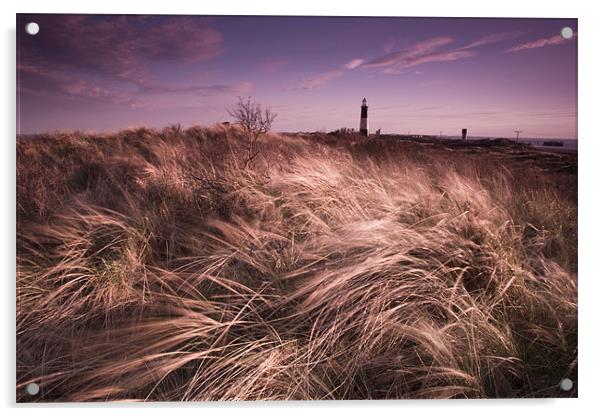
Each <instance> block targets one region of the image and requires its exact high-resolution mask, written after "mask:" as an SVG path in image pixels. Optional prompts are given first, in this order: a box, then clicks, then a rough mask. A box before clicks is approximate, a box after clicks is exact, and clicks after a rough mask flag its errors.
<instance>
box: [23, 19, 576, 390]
mask: <svg viewBox="0 0 602 416" xmlns="http://www.w3.org/2000/svg"><path fill="white" fill-rule="evenodd" d="M577 30H578V27H577V19H568V18H567V19H534V18H525V19H514V18H513V19H507V18H486V19H485V18H483V19H481V18H426V17H421V18H414V17H412V18H410V17H334V16H333V17H327V16H324V17H319V16H314V17H307V16H306V17H302V16H184V15H169V16H161V15H152V16H147V15H76V14H71V15H67V14H39V15H36V14H19V15H17V68H16V71H17V137H16V142H17V144H16V152H17V155H16V187H17V195H16V197H17V207H16V211H17V237H16V244H17V253H16V264H17V275H16V279H17V280H16V289H17V294H16V307H17V311H16V316H17V322H16V330H17V334H16V340H17V345H16V348H17V350H16V364H17V365H16V382H17V385H16V392H17V393H16V394H17V400H18V401H19V402H37V401H43V402H80V401H101V402H104V401H123V400H127V401H152V402H155V401H218V400H244V401H258V400H375V399H444V398H468V399H471V398H533V397H577V381H578V379H577V42H578V31H577Z"/></svg>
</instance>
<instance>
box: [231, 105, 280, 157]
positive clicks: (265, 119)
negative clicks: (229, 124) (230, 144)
mask: <svg viewBox="0 0 602 416" xmlns="http://www.w3.org/2000/svg"><path fill="white" fill-rule="evenodd" d="M228 114H230V116H232V117H233V118H234V120H235V122H236V124H238V125H239V126H240V127H241V128H242V130H243V133H244V135H245V138H246V140H247V149H246V156H245V168H248V167H249V164H250V163H251V162H253V159H255V158H256V157H257V155H258V154H259V147H258V143H257V142H258V140H259V138H260V137H261V135H263V134H266V133H268V132H269V131H270V129H271V128H272V123H273V122H274V120H275V119H276V113H274V112H272V110H271V109H270V108H266V109H263V110H262V108H261V105H259V104H258V103H256V102H253V101H252V100H251V97H247V99H246V100H245V99H243V98H242V97H238V103H237V104H236V105H235V106H234V108H232V109H229V110H228Z"/></svg>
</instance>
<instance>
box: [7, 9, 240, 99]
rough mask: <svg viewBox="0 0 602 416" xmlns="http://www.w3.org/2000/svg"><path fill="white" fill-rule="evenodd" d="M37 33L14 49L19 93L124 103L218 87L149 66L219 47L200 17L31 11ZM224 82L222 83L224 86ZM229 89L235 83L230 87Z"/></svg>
mask: <svg viewBox="0 0 602 416" xmlns="http://www.w3.org/2000/svg"><path fill="white" fill-rule="evenodd" d="M28 18H31V19H33V20H35V21H36V22H37V23H38V24H39V25H40V27H41V31H40V35H39V36H24V37H23V38H22V40H21V44H20V48H19V56H18V62H19V64H20V65H19V67H18V71H19V77H21V78H22V80H21V82H20V83H19V84H20V85H19V88H20V90H21V91H28V92H32V90H33V89H35V88H37V87H34V85H38V86H39V85H40V84H41V80H42V79H44V82H45V83H46V85H42V86H41V89H42V90H43V91H47V92H52V93H54V94H61V93H62V94H63V95H65V96H67V97H70V98H80V99H88V100H96V101H101V102H111V103H115V104H128V105H129V103H131V102H134V101H139V100H138V98H139V96H140V95H144V94H152V93H159V92H164V93H170V92H171V93H202V94H205V93H208V92H210V91H220V90H221V91H226V90H228V89H227V88H222V89H220V88H216V87H220V86H203V85H200V86H199V85H173V84H171V83H166V82H164V81H161V80H159V79H158V78H157V76H156V74H155V73H154V72H153V68H154V67H156V65H157V64H168V65H172V66H174V67H182V66H186V65H190V64H194V63H197V62H202V61H208V60H211V59H214V58H215V57H217V56H219V54H220V53H221V52H222V50H223V38H222V35H221V33H219V32H218V31H217V30H215V29H213V28H211V27H210V26H209V20H208V19H207V18H205V17H183V16H99V15H37V16H33V17H28ZM229 88H230V87H229ZM232 88H235V86H233V87H232Z"/></svg>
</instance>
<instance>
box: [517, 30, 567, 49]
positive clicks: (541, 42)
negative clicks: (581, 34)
mask: <svg viewBox="0 0 602 416" xmlns="http://www.w3.org/2000/svg"><path fill="white" fill-rule="evenodd" d="M576 36H577V34H576V33H575V34H574V35H573V38H574V37H576ZM568 41H570V39H564V38H563V37H562V36H560V35H556V36H551V37H549V38H542V39H537V40H533V41H530V42H525V43H521V44H520V45H516V46H513V47H511V48H508V49H507V50H506V51H507V52H518V51H524V50H526V49H537V48H543V47H545V46H552V45H561V44H563V43H566V42H568Z"/></svg>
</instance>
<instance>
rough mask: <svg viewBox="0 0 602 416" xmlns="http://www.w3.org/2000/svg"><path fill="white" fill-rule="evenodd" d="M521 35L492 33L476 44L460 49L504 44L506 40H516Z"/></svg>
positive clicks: (476, 41) (515, 33)
mask: <svg viewBox="0 0 602 416" xmlns="http://www.w3.org/2000/svg"><path fill="white" fill-rule="evenodd" d="M518 35H520V32H500V33H492V34H489V35H485V36H483V37H482V38H479V39H477V40H475V41H474V42H471V43H469V44H468V45H466V46H462V47H461V48H459V49H473V48H478V47H479V46H483V45H489V44H491V43H497V42H502V41H505V40H510V39H514V38H515V37H517V36H518Z"/></svg>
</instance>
